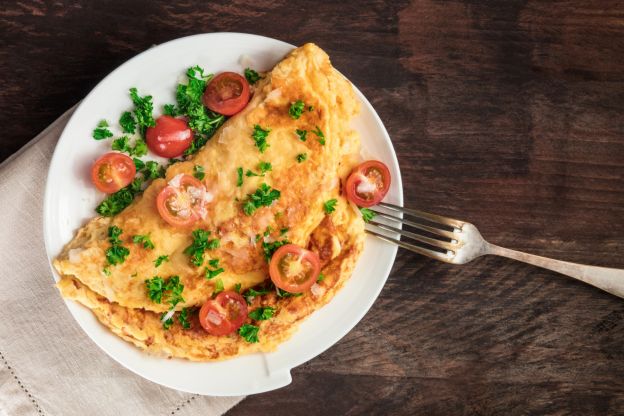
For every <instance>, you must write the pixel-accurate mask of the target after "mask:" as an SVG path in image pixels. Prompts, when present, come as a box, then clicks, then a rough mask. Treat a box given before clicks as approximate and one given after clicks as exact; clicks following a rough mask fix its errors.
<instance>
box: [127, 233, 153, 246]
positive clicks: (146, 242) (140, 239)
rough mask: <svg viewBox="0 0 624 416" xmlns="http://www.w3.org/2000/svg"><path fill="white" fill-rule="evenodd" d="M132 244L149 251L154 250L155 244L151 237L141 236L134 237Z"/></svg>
mask: <svg viewBox="0 0 624 416" xmlns="http://www.w3.org/2000/svg"><path fill="white" fill-rule="evenodd" d="M132 242H133V243H135V244H142V245H143V248H144V249H147V250H153V249H154V243H153V242H152V239H151V238H150V236H149V235H141V234H137V235H133V236H132Z"/></svg>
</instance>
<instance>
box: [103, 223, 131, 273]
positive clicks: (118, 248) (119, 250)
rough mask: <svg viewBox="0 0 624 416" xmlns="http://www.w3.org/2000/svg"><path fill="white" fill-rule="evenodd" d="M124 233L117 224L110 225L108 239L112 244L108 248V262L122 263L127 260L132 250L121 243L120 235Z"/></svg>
mask: <svg viewBox="0 0 624 416" xmlns="http://www.w3.org/2000/svg"><path fill="white" fill-rule="evenodd" d="M121 234H122V231H121V228H119V227H117V226H116V225H112V226H110V227H108V241H109V242H110V243H111V246H110V247H109V248H107V249H106V260H107V261H108V264H113V265H115V264H120V263H123V262H124V261H126V257H128V254H130V250H128V249H127V248H126V247H124V246H122V245H121V240H120V239H119V236H120V235H121Z"/></svg>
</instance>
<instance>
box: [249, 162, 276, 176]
mask: <svg viewBox="0 0 624 416" xmlns="http://www.w3.org/2000/svg"><path fill="white" fill-rule="evenodd" d="M258 170H259V171H260V173H255V172H252V171H251V170H249V169H248V170H247V172H246V173H245V176H247V177H249V176H264V175H266V173H267V172H270V171H271V170H273V165H271V162H260V163H259V164H258Z"/></svg>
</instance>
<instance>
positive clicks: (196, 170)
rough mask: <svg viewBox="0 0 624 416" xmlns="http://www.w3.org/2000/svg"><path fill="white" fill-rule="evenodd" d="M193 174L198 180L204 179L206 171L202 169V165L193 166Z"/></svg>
mask: <svg viewBox="0 0 624 416" xmlns="http://www.w3.org/2000/svg"><path fill="white" fill-rule="evenodd" d="M193 176H195V177H196V178H197V179H199V180H200V181H201V180H203V179H204V177H205V176H206V172H205V171H204V167H203V166H200V165H195V166H193Z"/></svg>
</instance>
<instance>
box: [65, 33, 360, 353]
mask: <svg viewBox="0 0 624 416" xmlns="http://www.w3.org/2000/svg"><path fill="white" fill-rule="evenodd" d="M297 100H302V101H303V102H305V104H306V106H312V110H310V111H308V109H306V111H305V112H304V113H303V115H302V116H301V117H300V118H299V119H296V120H295V119H293V118H291V117H290V116H289V114H288V109H289V107H290V105H291V103H293V102H295V101H297ZM358 110H359V108H358V104H357V101H356V99H355V96H354V92H353V89H352V87H351V85H350V83H349V82H348V80H346V79H345V78H344V77H343V76H342V75H340V74H339V73H338V72H337V71H336V70H335V69H334V68H333V67H332V66H331V64H330V61H329V58H328V56H327V55H326V54H325V53H324V52H323V51H322V50H321V49H319V48H318V47H317V46H315V45H313V44H307V45H304V46H303V47H300V48H298V49H296V50H294V51H293V52H291V53H290V54H289V55H288V56H287V57H286V58H285V59H284V60H282V61H281V62H280V63H279V64H278V65H277V66H276V67H275V68H274V69H273V70H272V71H271V72H270V73H268V74H266V76H265V77H264V79H262V80H261V81H259V82H258V83H257V84H256V86H255V87H254V91H253V97H252V99H251V101H250V103H249V104H248V105H247V107H246V108H245V109H244V110H243V111H242V112H240V113H239V114H237V115H235V116H233V117H232V118H230V119H229V120H228V121H227V122H226V123H225V124H224V125H223V126H222V127H221V128H220V129H219V131H218V132H217V133H216V134H215V135H214V136H213V138H212V139H211V140H210V141H209V142H208V143H207V144H206V145H205V146H204V147H203V148H202V149H201V150H200V151H199V152H198V153H197V154H195V155H194V156H193V157H192V158H191V159H189V160H187V161H185V162H179V163H176V164H175V165H173V166H171V167H169V168H168V170H167V172H166V178H165V179H157V180H155V181H153V182H152V183H151V184H150V185H149V186H148V187H147V189H146V190H145V191H144V193H143V194H142V195H141V196H140V197H138V198H137V199H136V200H135V201H134V202H133V203H132V204H131V205H130V206H129V207H128V208H126V209H125V210H124V211H123V212H121V213H120V214H119V215H117V216H115V217H113V218H95V219H93V220H92V221H90V222H89V223H88V224H86V225H85V226H84V227H83V228H82V229H80V230H79V231H78V233H77V235H76V237H75V238H74V239H73V240H72V241H71V242H70V243H69V244H68V245H67V246H66V247H65V248H64V250H63V252H62V253H61V254H60V255H59V257H58V258H57V259H56V260H55V261H54V266H55V267H56V269H57V270H58V272H59V273H60V274H61V276H63V278H62V280H61V281H60V282H59V284H58V286H59V289H60V290H61V293H62V294H63V296H65V297H69V298H72V299H75V300H78V301H79V302H80V303H82V304H84V305H86V306H87V307H89V308H91V309H92V310H93V312H94V313H95V315H96V316H97V317H98V319H100V321H101V322H102V323H103V324H104V325H106V326H108V327H109V328H110V329H111V330H112V331H113V332H115V333H116V334H118V335H119V336H121V337H122V338H124V339H126V340H129V341H131V342H133V343H134V344H136V345H139V346H141V347H143V348H146V349H149V350H151V351H160V352H163V353H165V354H169V355H174V356H180V357H186V358H190V359H198V360H204V359H218V358H223V357H226V356H231V355H234V354H237V353H240V352H244V351H251V350H258V349H260V350H266V349H270V348H272V346H274V345H275V344H276V343H277V342H279V340H281V339H283V338H284V337H287V336H288V334H289V333H290V332H291V330H292V327H293V324H294V323H295V322H297V321H298V320H299V319H301V318H302V317H304V316H305V315H307V314H309V313H310V312H312V311H313V310H314V309H315V308H317V307H319V306H320V305H322V304H324V303H325V302H327V301H328V300H329V299H330V298H331V294H333V293H334V292H335V290H337V288H338V287H340V286H341V284H342V282H343V281H344V280H345V279H347V278H348V277H349V276H350V274H351V271H352V268H353V266H354V264H355V262H356V260H357V257H358V255H359V253H360V252H361V249H362V241H363V235H364V230H363V222H362V220H361V218H360V216H359V214H358V213H357V210H354V209H352V208H351V207H350V206H349V203H348V202H347V200H346V199H344V198H343V197H342V196H341V195H340V184H341V180H344V179H345V176H346V175H347V174H348V173H349V172H350V170H351V169H352V167H353V166H354V164H355V163H356V162H357V160H358V158H359V156H358V155H359V140H358V138H357V135H356V133H355V132H354V131H353V130H351V128H350V127H349V122H350V120H351V118H352V117H353V116H354V115H355V114H356V113H357V112H358ZM254 125H259V126H261V127H263V128H265V129H270V133H269V135H268V138H267V142H268V145H269V147H268V148H267V150H266V151H265V152H264V153H261V152H260V151H259V149H258V147H256V144H255V142H254V140H253V139H252V132H253V128H254ZM297 129H302V130H307V131H308V134H307V139H306V140H305V141H302V140H300V138H299V137H298V136H297V134H296V133H295V131H296V130H297ZM319 130H320V131H321V132H322V133H323V136H324V139H325V140H324V144H323V143H321V142H322V140H321V137H319V136H318V135H317V134H315V133H314V131H319ZM301 153H306V154H307V160H306V161H305V162H303V163H299V162H298V161H297V155H298V154H301ZM260 162H270V163H271V164H272V166H273V168H272V171H270V172H267V173H266V175H265V176H263V177H253V176H252V177H245V178H244V181H243V185H242V186H237V181H238V173H237V170H238V168H243V170H244V171H247V170H248V169H249V170H252V171H257V166H258V164H259V163H260ZM195 165H201V166H202V167H203V168H204V171H205V179H204V183H205V185H206V187H207V189H208V191H209V192H210V193H211V194H212V195H213V196H214V199H213V200H212V202H210V204H208V206H207V210H208V213H207V215H206V217H205V219H203V220H200V221H199V222H198V223H196V224H195V225H194V226H193V227H192V228H191V229H186V228H176V227H172V226H170V225H168V224H167V223H166V222H164V221H163V220H162V219H161V217H160V216H159V214H158V212H157V210H156V203H155V200H156V196H157V195H158V193H159V192H160V190H161V189H163V187H165V186H166V185H167V182H168V181H170V180H171V179H172V178H174V177H175V176H176V175H178V174H180V173H186V174H192V173H193V167H194V166H195ZM263 183H265V184H267V185H269V186H271V187H272V188H274V189H277V190H279V191H280V193H281V195H280V198H279V199H278V200H277V201H275V203H273V204H272V205H271V206H268V207H261V208H259V209H257V210H256V212H255V213H253V215H246V214H245V213H244V212H243V210H242V204H243V201H244V200H245V199H246V198H247V196H248V195H249V194H252V193H253V192H255V190H256V189H257V188H258V187H259V186H260V185H261V184H263ZM332 198H335V199H337V200H338V204H337V208H338V209H337V210H336V212H334V213H332V214H331V215H326V214H325V212H324V210H323V203H324V202H325V201H327V200H329V199H332ZM111 225H116V226H118V227H119V228H121V229H122V230H123V234H122V235H121V240H122V241H123V244H124V246H126V247H127V248H128V249H129V250H130V253H129V255H128V257H127V259H126V260H125V262H124V263H122V264H119V265H116V266H110V267H109V270H110V275H106V274H105V273H104V272H103V269H104V268H105V267H106V266H107V262H106V256H105V250H106V249H107V248H108V247H109V246H110V243H109V242H108V238H107V230H108V227H109V226H111ZM267 227H270V228H271V229H272V230H276V231H274V232H273V233H272V234H271V235H270V236H269V237H268V238H269V239H281V238H287V239H288V240H289V241H290V242H292V243H294V244H297V245H300V246H303V247H309V248H310V249H312V250H314V251H316V252H317V253H318V254H319V256H320V258H321V260H322V262H323V266H324V272H325V274H326V275H328V274H329V275H330V278H328V279H326V281H324V282H322V283H321V284H320V285H319V284H317V285H315V287H314V290H313V291H312V292H311V293H306V294H304V296H301V297H297V298H284V299H281V298H277V297H276V296H263V298H266V299H262V300H257V302H265V303H269V304H273V305H277V307H278V313H277V315H276V317H275V318H274V319H271V320H270V321H266V322H262V324H261V333H264V334H265V336H264V340H263V341H262V342H261V343H260V344H259V345H255V344H246V343H245V341H244V340H242V339H241V338H240V337H239V336H238V335H236V334H234V335H232V336H229V337H213V336H210V335H208V334H207V333H205V332H204V331H203V330H201V328H199V325H198V324H197V323H196V322H195V323H194V325H193V327H194V328H195V329H194V330H188V331H184V330H182V329H181V328H178V327H179V325H177V326H176V325H174V328H172V329H171V330H169V331H164V330H163V329H162V325H161V323H160V318H159V317H160V314H159V312H163V311H166V310H167V309H168V308H169V305H167V304H165V303H163V304H157V303H154V302H152V301H151V300H150V299H149V297H148V296H147V291H146V287H145V279H148V278H151V277H153V276H162V277H164V278H167V277H169V276H171V275H177V276H179V277H180V281H181V282H182V283H183V284H184V292H183V296H184V299H185V302H182V303H179V304H178V305H177V306H176V309H177V310H179V309H181V308H183V307H189V306H200V305H202V304H203V303H204V302H205V301H206V300H207V299H208V298H209V297H210V296H211V294H212V293H213V291H214V285H215V281H216V279H211V280H208V279H206V278H205V277H204V274H205V273H204V266H201V267H195V266H193V265H192V264H191V263H190V261H189V256H188V255H187V254H185V253H184V250H185V248H186V247H188V246H189V245H190V244H191V242H192V236H191V231H192V230H193V229H197V228H201V229H204V230H209V231H211V232H212V237H216V238H219V239H220V243H221V244H220V247H219V248H217V249H214V250H208V251H206V253H205V257H206V258H207V259H219V262H220V263H219V265H220V266H221V267H223V269H224V270H225V271H224V272H223V273H222V274H220V275H219V276H218V277H219V278H220V279H221V280H222V281H223V283H224V287H225V289H226V290H228V289H233V287H234V285H235V284H238V283H240V284H241V286H242V290H243V291H244V290H245V289H246V288H249V287H252V286H255V285H257V284H259V283H262V282H263V281H265V280H266V279H267V276H268V264H267V261H266V260H265V257H264V251H263V249H262V245H261V242H262V240H261V241H257V240H256V235H258V234H260V235H262V234H263V233H264V231H265V230H266V229H267ZM285 228H287V229H288V231H287V233H286V235H285V236H284V237H280V236H279V230H282V229H285ZM137 234H141V235H149V236H150V238H151V240H152V241H153V243H154V246H155V248H154V249H153V250H147V249H145V248H143V247H142V246H141V245H139V244H133V243H132V242H131V237H132V236H133V235H137ZM160 255H168V256H169V261H168V262H164V263H162V265H160V266H159V267H156V266H155V264H154V260H155V259H156V258H157V257H158V256H160ZM252 309H253V308H252ZM250 310H251V309H250ZM174 344H175V345H174ZM207 346H210V351H209V352H207V351H206V347H207ZM198 348H199V350H201V352H198V351H197V349H198Z"/></svg>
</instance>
